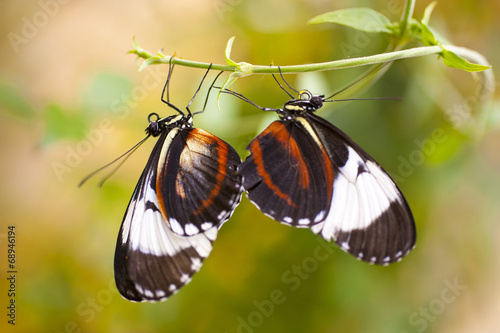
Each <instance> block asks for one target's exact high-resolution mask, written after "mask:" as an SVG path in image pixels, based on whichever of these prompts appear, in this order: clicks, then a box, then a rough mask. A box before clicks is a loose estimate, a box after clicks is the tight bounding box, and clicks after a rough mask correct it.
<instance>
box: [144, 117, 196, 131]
mask: <svg viewBox="0 0 500 333" xmlns="http://www.w3.org/2000/svg"><path fill="white" fill-rule="evenodd" d="M148 121H149V125H148V127H147V128H146V133H147V134H148V135H152V136H154V137H157V136H159V135H160V133H161V132H162V131H163V130H165V129H166V130H171V129H172V128H175V127H180V128H189V127H192V126H193V116H192V115H185V114H178V115H173V116H168V117H165V118H161V119H160V116H159V115H158V114H157V113H151V114H150V115H149V116H148Z"/></svg>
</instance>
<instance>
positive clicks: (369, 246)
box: [307, 114, 416, 264]
mask: <svg viewBox="0 0 500 333" xmlns="http://www.w3.org/2000/svg"><path fill="white" fill-rule="evenodd" d="M307 119H308V122H309V123H310V124H311V126H312V128H313V129H314V131H315V132H316V134H317V135H318V137H319V138H320V141H321V142H322V144H323V147H324V149H325V150H326V151H327V153H328V155H329V156H330V159H331V162H332V165H333V167H334V169H335V173H336V174H337V175H338V176H337V177H336V179H335V182H334V187H333V196H332V200H331V203H330V211H329V213H328V215H327V216H326V218H325V220H324V221H323V223H322V224H321V225H317V226H315V227H314V228H313V231H314V232H316V233H319V234H321V235H322V236H323V237H324V238H325V239H327V240H330V239H333V240H335V242H336V243H337V244H338V245H339V246H340V247H341V248H342V249H343V250H345V251H347V252H349V253H351V254H352V255H354V256H356V257H357V258H359V259H361V260H364V261H367V262H370V263H376V264H389V263H391V262H394V261H398V260H400V259H401V258H402V257H403V256H405V255H406V254H407V253H408V252H409V251H410V250H411V249H412V248H413V246H414V244H415V238H416V230H415V223H414V220H413V216H412V214H411V210H410V208H409V207H408V204H407V202H406V200H405V198H404V196H403V194H402V193H401V191H400V190H399V188H398V187H397V185H396V184H395V183H394V181H393V180H392V179H391V177H390V176H389V175H388V174H387V172H385V171H384V170H383V169H382V167H380V165H379V164H378V163H377V162H375V160H374V159H373V158H372V157H370V156H369V155H368V154H367V153H366V152H365V151H364V150H363V149H362V148H360V147H359V146H358V145H357V144H356V143H354V142H353V141H352V140H351V139H350V138H349V137H348V136H347V135H346V134H345V133H343V132H342V131H341V130H339V129H338V128H337V127H335V126H334V125H332V124H331V123H329V122H328V121H326V120H324V119H323V118H321V117H318V116H316V115H314V114H309V115H308V118H307Z"/></svg>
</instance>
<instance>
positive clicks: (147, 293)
mask: <svg viewBox="0 0 500 333" xmlns="http://www.w3.org/2000/svg"><path fill="white" fill-rule="evenodd" d="M192 131H194V133H192V134H193V135H195V136H196V135H199V136H201V138H202V139H201V141H199V140H198V139H196V138H195V139H193V138H192V137H191V136H190V135H191V134H190V133H191V132H192ZM206 137H210V138H212V139H213V138H215V137H213V135H211V134H209V133H208V132H205V131H202V130H197V129H180V128H174V129H172V130H170V131H166V130H165V131H164V132H162V134H161V136H160V138H159V140H158V142H157V143H156V145H155V148H154V149H153V152H152V153H151V156H150V158H149V161H148V163H147V165H146V168H145V170H144V172H143V174H142V175H141V178H140V179H139V182H138V184H137V186H136V188H135V190H134V194H133V195H132V199H131V201H130V203H129V206H128V208H127V211H126V213H125V217H124V220H123V222H122V226H121V228H120V232H119V235H118V241H117V246H116V252H115V280H116V285H117V287H118V290H119V291H120V293H121V294H122V295H123V296H124V297H125V298H126V299H129V300H132V301H139V302H140V301H160V300H163V299H165V298H167V297H168V296H170V295H172V294H173V293H175V292H176V291H178V290H179V289H180V288H181V287H182V286H183V285H185V284H186V283H188V282H189V281H190V280H191V278H192V276H193V274H194V273H196V272H197V271H198V270H199V269H200V267H201V265H202V263H203V260H204V259H205V258H206V257H208V255H209V254H210V252H211V250H212V243H213V241H214V240H215V239H216V237H217V232H218V228H219V227H220V226H221V225H222V223H223V222H224V221H225V220H226V219H227V218H228V217H229V216H230V215H231V213H232V212H233V210H234V209H235V207H236V205H237V203H238V201H239V199H240V197H241V179H240V178H239V176H237V174H236V172H235V170H236V166H231V167H228V166H227V165H225V167H226V173H225V174H224V177H223V178H224V181H223V182H222V185H221V186H220V189H219V187H218V185H214V184H213V183H214V181H215V179H216V178H217V177H218V176H219V174H220V173H223V172H222V166H221V164H225V163H222V162H224V161H223V160H221V158H220V155H221V154H228V155H229V156H228V159H227V160H228V161H231V163H236V165H237V160H238V159H239V157H238V158H236V157H235V155H234V153H233V152H234V149H233V148H232V147H230V146H229V145H227V144H225V143H224V142H223V141H222V140H220V139H218V138H216V139H217V140H215V141H216V142H217V144H222V143H224V144H225V146H224V145H222V148H221V147H220V146H218V145H215V146H214V145H208V143H207V142H205V141H203V139H205V138H206ZM193 140H194V141H193ZM198 141H199V142H198ZM210 142H212V141H210ZM195 145H201V146H207V145H208V146H209V147H208V146H207V147H197V148H196V149H195V148H194V147H193V146H195ZM185 146H190V148H188V150H193V151H194V152H192V153H189V154H188V153H184V154H187V155H191V154H196V155H194V156H196V157H193V156H190V157H191V158H192V161H191V162H189V161H188V160H184V159H183V158H184V157H183V158H177V159H176V158H174V155H176V154H179V152H180V155H178V157H179V156H182V154H183V152H184V151H185V149H186V147H185ZM183 147H184V148H183ZM200 151H204V152H206V154H205V155H203V154H201V155H198V153H200ZM236 156H237V155H236ZM185 158H186V159H188V157H185ZM214 161H215V162H214ZM190 163H193V164H192V165H190ZM214 165H218V167H217V168H216V169H215V170H214V169H213V166H214ZM194 166H197V167H199V166H201V167H200V168H201V169H203V170H202V171H200V170H198V169H197V168H195V167H194ZM204 166H205V167H204ZM181 170H183V171H181ZM207 170H211V171H207ZM187 171H191V173H190V174H189V173H188V172H187ZM182 172H185V174H184V175H183V176H182V177H178V174H179V173H182ZM159 173H162V176H161V177H159V176H158V174H159ZM207 174H208V175H213V176H214V178H213V179H211V180H209V179H205V177H206V176H207ZM170 177H173V180H174V182H173V183H174V185H173V186H174V190H173V191H174V192H169V191H168V189H167V188H165V189H164V188H163V187H162V186H167V187H168V186H172V185H171V184H170V183H169V182H168V181H167V179H168V178H170ZM219 178H222V176H219ZM226 178H227V180H226ZM177 179H180V180H179V182H180V184H179V185H175V182H176V181H177ZM203 181H205V182H209V183H210V184H211V186H208V185H207V186H205V187H202V188H198V187H195V186H196V185H199V183H200V182H203ZM165 182H166V184H164V183H165ZM159 183H160V188H158V184H159ZM228 184H229V185H228ZM175 186H182V191H184V193H185V196H184V197H181V199H179V191H181V190H180V189H177V190H176V189H175ZM210 187H211V188H210ZM214 188H216V189H218V190H219V192H220V193H219V192H218V193H215V192H214ZM158 191H161V193H162V195H163V196H164V198H165V199H163V200H159V199H158ZM164 191H167V193H164ZM200 191H202V192H203V191H204V192H205V193H206V197H205V199H207V198H211V199H210V200H211V204H212V205H215V206H213V207H212V206H210V205H208V207H205V206H203V207H204V208H205V209H204V212H205V214H203V215H202V214H198V215H202V216H203V220H204V222H206V221H210V223H211V224H210V226H209V227H207V226H206V227H205V228H203V227H202V226H201V225H200V227H201V229H198V230H197V232H196V233H193V234H192V235H180V234H179V233H180V230H174V229H175V228H181V229H182V230H186V225H188V224H189V223H192V224H193V225H199V224H196V223H197V221H199V220H196V219H194V220H185V219H183V218H186V217H187V218H193V216H195V217H196V216H197V215H196V214H191V215H189V214H188V215H185V216H184V215H183V216H178V215H175V214H176V212H175V211H172V212H170V211H169V209H172V208H171V207H172V205H175V204H180V203H182V204H183V205H184V208H187V207H189V208H193V207H195V208H196V209H198V207H200V206H199V205H200V202H199V201H200V200H199V195H200V193H199V192H200ZM212 192H214V193H212ZM192 194H193V195H194V196H195V198H196V199H193V200H189V199H188V198H189V197H191V195H192ZM211 194H212V195H211ZM166 195H168V196H166ZM183 200H187V201H185V202H184V201H183ZM230 200H233V202H232V203H231V204H230V203H229V201H230ZM226 201H227V202H226ZM221 202H226V203H221ZM193 209H194V208H193ZM162 210H163V211H166V216H167V217H165V213H163V212H162ZM170 216H175V217H176V218H177V219H178V220H177V221H179V225H178V226H175V227H173V226H172V225H171V224H170V222H171V217H170ZM188 230H189V227H188ZM176 231H177V232H176Z"/></svg>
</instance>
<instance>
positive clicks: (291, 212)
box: [223, 70, 416, 265]
mask: <svg viewBox="0 0 500 333" xmlns="http://www.w3.org/2000/svg"><path fill="white" fill-rule="evenodd" d="M280 72H281V70H280ZM273 77H274V75H273ZM281 78H282V79H283V81H284V82H285V83H286V84H287V85H288V87H289V88H290V89H292V90H293V91H295V92H296V93H297V94H298V97H297V98H294V96H292V95H291V94H290V93H289V92H288V91H287V90H286V89H285V88H284V87H283V86H282V85H281V84H280V83H279V82H278V80H277V79H276V77H274V79H275V80H276V82H278V84H279V85H280V87H281V88H282V89H283V90H284V91H285V92H287V93H288V95H289V96H290V97H291V98H292V99H291V100H289V101H287V102H286V103H285V104H284V105H283V107H282V108H278V109H275V108H264V107H261V106H259V105H257V104H255V103H254V102H252V101H251V100H249V99H248V98H247V97H245V96H243V95H241V94H239V93H236V92H234V91H232V90H225V91H223V92H225V93H228V94H231V95H234V96H236V97H239V98H240V99H242V100H244V101H246V102H248V103H250V104H252V105H254V106H256V107H257V108H259V109H261V110H263V111H274V112H276V113H277V115H278V116H279V118H280V119H279V120H276V121H274V122H273V123H271V125H269V126H268V127H267V128H266V129H265V130H264V131H263V132H262V133H260V134H259V135H258V136H257V137H256V138H255V139H254V140H253V141H251V142H250V144H249V145H248V146H247V148H246V149H247V150H248V151H249V152H250V155H249V156H248V157H247V158H246V160H245V161H244V162H243V163H242V164H241V165H240V167H239V169H238V170H239V172H240V173H241V174H242V175H243V179H244V181H243V187H244V189H245V191H247V196H248V198H249V199H250V201H251V202H252V203H254V204H255V205H256V206H257V207H258V208H259V209H260V210H261V211H262V212H263V213H264V214H265V215H267V216H269V217H271V218H272V219H274V220H276V221H279V222H281V223H283V224H286V225H289V226H293V227H297V228H309V229H311V230H312V231H313V232H314V233H316V234H319V235H321V236H322V237H323V238H325V239H326V240H328V241H330V240H332V239H333V240H334V241H335V243H336V244H337V245H339V246H340V248H341V249H342V250H344V251H346V252H348V253H350V254H352V255H353V256H355V257H357V258H358V259H360V260H363V261H366V262H369V263H371V264H379V265H388V264H390V263H393V262H396V261H399V260H401V259H402V258H403V257H404V256H405V255H406V254H408V253H409V252H410V251H411V249H412V248H413V247H414V245H415V240H416V228H415V222H414V219H413V216H412V213H411V210H410V208H409V206H408V203H407V201H406V199H405V198H404V196H403V194H402V193H401V191H400V190H399V188H398V187H397V185H396V184H395V183H394V181H393V180H392V179H391V177H390V176H389V175H388V174H387V172H385V171H384V169H383V168H382V167H381V166H380V165H379V164H378V163H377V162H376V161H375V160H374V159H373V158H372V157H371V156H370V155H368V153H366V152H365V151H364V150H363V149H362V148H361V147H360V146H359V145H357V144H356V143H355V142H354V141H353V140H352V139H351V138H349V136H347V135H346V134H345V133H344V132H342V131H341V130H340V129H339V128H337V127H336V126H334V125H333V124H331V123H330V122H328V121H327V120H325V119H323V118H321V117H319V116H317V115H316V114H315V112H316V111H318V110H319V109H320V108H321V107H322V106H323V104H324V103H325V102H332V101H334V100H332V99H331V98H332V97H333V96H335V94H334V95H332V96H330V97H328V98H325V96H324V95H314V94H312V93H311V92H310V91H308V90H301V91H297V90H295V89H294V88H293V87H291V86H290V84H288V82H286V80H285V79H284V78H283V75H281Z"/></svg>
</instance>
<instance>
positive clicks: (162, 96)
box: [161, 56, 184, 115]
mask: <svg viewBox="0 0 500 333" xmlns="http://www.w3.org/2000/svg"><path fill="white" fill-rule="evenodd" d="M173 58H174V56H171V57H170V59H169V61H168V75H167V82H165V85H164V86H163V91H162V93H161V101H162V102H163V103H165V104H167V105H168V106H169V107H171V108H172V109H174V110H175V111H177V112H179V113H180V114H182V115H183V114H184V112H182V111H181V110H180V109H179V108H178V107H176V106H175V105H173V104H172V103H170V78H171V77H172V73H173V72H174V64H172V59H173ZM165 90H166V91H167V99H166V100H165Z"/></svg>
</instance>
